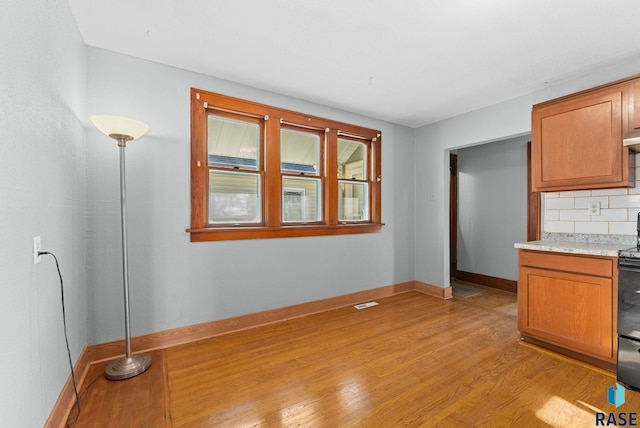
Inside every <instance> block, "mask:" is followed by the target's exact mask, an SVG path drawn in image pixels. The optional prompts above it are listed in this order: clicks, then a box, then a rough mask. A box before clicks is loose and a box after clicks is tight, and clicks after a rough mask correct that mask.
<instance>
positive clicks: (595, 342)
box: [518, 250, 618, 367]
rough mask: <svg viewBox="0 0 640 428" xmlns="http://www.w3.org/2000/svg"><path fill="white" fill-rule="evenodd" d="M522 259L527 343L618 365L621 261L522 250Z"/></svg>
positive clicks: (521, 315) (521, 319) (521, 325)
mask: <svg viewBox="0 0 640 428" xmlns="http://www.w3.org/2000/svg"><path fill="white" fill-rule="evenodd" d="M518 260H519V270H518V329H519V330H520V333H521V334H522V335H523V339H524V340H525V341H526V340H527V339H529V338H530V339H534V342H535V341H536V340H537V341H540V342H543V343H547V344H550V345H554V346H555V347H558V348H561V349H564V350H567V351H570V352H572V354H571V355H573V356H576V355H578V356H579V355H584V356H586V357H587V359H588V360H589V359H597V360H600V361H603V362H605V363H608V364H615V362H616V358H617V340H616V313H617V310H616V308H617V278H618V273H617V265H616V260H617V259H616V258H615V257H597V256H582V255H570V254H562V253H552V252H541V251H527V250H519V253H518ZM606 366H607V367H610V366H608V365H606Z"/></svg>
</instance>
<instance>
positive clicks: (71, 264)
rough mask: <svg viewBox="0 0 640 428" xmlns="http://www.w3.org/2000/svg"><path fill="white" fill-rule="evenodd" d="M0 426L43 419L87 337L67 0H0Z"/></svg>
mask: <svg viewBox="0 0 640 428" xmlns="http://www.w3.org/2000/svg"><path fill="white" fill-rule="evenodd" d="M0 40H2V43H0V64H2V65H1V66H0V130H1V134H0V135H2V143H0V147H1V148H2V149H1V151H0V201H1V202H0V260H1V261H0V305H1V306H2V310H1V311H0V337H1V338H2V351H0V379H1V381H0V403H1V404H0V421H2V422H0V424H1V425H2V426H7V427H37V426H42V425H43V423H44V422H45V420H46V418H47V417H48V416H49V413H50V411H51V408H52V407H53V405H54V403H55V400H56V399H57V398H58V395H59V393H60V391H61V389H62V386H63V385H64V382H65V381H66V379H67V377H68V375H69V363H68V360H67V353H66V352H67V351H66V348H65V344H64V336H63V328H62V314H61V305H60V284H59V280H58V274H57V271H56V268H55V263H54V261H53V259H52V258H51V257H50V256H44V257H43V261H42V262H41V263H40V264H38V265H35V266H34V264H33V260H32V239H33V236H35V235H40V236H41V237H42V244H43V250H48V251H51V252H54V253H55V254H56V255H57V256H58V258H59V260H60V267H61V270H62V275H63V276H64V281H65V282H64V286H65V299H66V311H67V321H68V327H69V340H70V346H71V354H72V359H73V362H74V363H75V361H76V360H77V358H78V356H79V354H80V352H81V350H82V348H83V347H84V346H85V345H86V317H87V311H86V289H85V275H84V265H85V257H84V254H85V236H84V229H85V220H84V182H85V178H84V176H85V172H84V154H85V150H84V127H83V123H82V122H83V120H84V100H85V91H84V88H85V62H84V61H85V56H84V55H85V47H84V43H83V42H82V39H81V37H80V35H79V33H78V31H77V28H76V25H75V21H74V20H73V18H72V16H71V13H70V11H69V7H68V5H67V2H66V1H45V0H34V1H27V2H15V1H13V2H4V3H3V8H2V13H1V14H0Z"/></svg>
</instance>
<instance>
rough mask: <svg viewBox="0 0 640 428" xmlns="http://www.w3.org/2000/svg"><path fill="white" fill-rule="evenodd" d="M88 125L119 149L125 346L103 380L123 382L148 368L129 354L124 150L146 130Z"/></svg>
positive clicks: (118, 122) (143, 358)
mask: <svg viewBox="0 0 640 428" xmlns="http://www.w3.org/2000/svg"><path fill="white" fill-rule="evenodd" d="M91 122H93V124H94V125H95V126H96V128H98V129H99V130H100V131H101V132H102V133H104V134H105V135H107V136H109V137H110V138H113V139H114V140H116V141H117V142H118V147H119V149H120V220H121V223H120V224H121V229H122V282H123V288H124V324H125V341H126V345H127V349H126V354H125V356H124V357H122V358H119V359H117V360H116V361H114V362H113V363H111V364H109V365H108V366H107V368H106V369H105V371H104V376H105V377H106V378H107V379H110V380H123V379H129V378H131V377H134V376H137V375H139V374H140V373H142V372H144V371H145V370H147V369H148V368H149V366H150V365H151V356H150V355H149V354H136V355H132V354H131V322H130V319H129V318H130V317H129V266H128V265H129V263H128V260H127V216H126V208H127V204H126V191H125V190H126V186H125V184H126V183H125V167H124V149H125V148H126V147H127V142H129V141H133V140H135V139H137V138H140V137H142V136H143V135H144V134H145V133H146V132H147V131H148V130H149V126H147V125H146V124H145V123H142V122H140V121H138V120H135V119H129V118H127V117H121V116H108V115H97V116H91Z"/></svg>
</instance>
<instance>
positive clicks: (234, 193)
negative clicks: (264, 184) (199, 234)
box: [209, 171, 262, 224]
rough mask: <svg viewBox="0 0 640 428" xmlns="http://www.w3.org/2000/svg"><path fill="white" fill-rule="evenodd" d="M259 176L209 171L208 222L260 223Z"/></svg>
mask: <svg viewBox="0 0 640 428" xmlns="http://www.w3.org/2000/svg"><path fill="white" fill-rule="evenodd" d="M261 221H262V212H261V209H260V176H259V175H258V174H247V173H241V172H224V171H209V222H210V223H234V224H236V223H259V222H261Z"/></svg>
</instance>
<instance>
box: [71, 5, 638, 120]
mask: <svg viewBox="0 0 640 428" xmlns="http://www.w3.org/2000/svg"><path fill="white" fill-rule="evenodd" d="M68 1H69V4H70V6H71V10H72V12H73V14H74V16H75V18H76V21H77V23H78V27H79V29H80V32H81V34H82V36H83V38H84V41H85V43H86V44H87V45H90V46H95V47H99V48H104V49H108V50H112V51H116V52H121V53H124V54H127V55H132V56H136V57H139V58H144V59H148V60H151V61H156V62H159V63H163V64H168V65H172V66H175V67H180V68H184V69H187V70H191V71H196V72H200V73H204V74H207V75H210V76H215V77H218V78H221V79H226V80H230V81H234V82H238V83H241V84H244V85H249V86H252V87H256V88H260V89H265V90H268V91H273V92H277V93H280V94H284V95H288V96H292V97H296V98H300V99H304V100H308V101H312V102H316V103H320V104H324V105H327V106H330V107H335V108H339V109H344V110H348V111H352V112H355V113H359V114H363V115H366V116H371V117H374V118H378V119H382V120H387V121H390V122H394V123H398V124H402V125H407V126H411V127H419V126H422V125H425V124H429V123H433V122H436V121H438V120H441V119H444V118H447V117H451V116H456V115H458V114H461V113H465V112H468V111H471V110H475V109H478V108H482V107H485V106H488V105H491V104H495V103H498V102H501V101H504V100H507V99H511V98H515V97H517V96H520V95H523V94H527V93H531V92H534V91H536V90H540V89H544V88H545V87H546V86H548V85H554V84H557V83H560V82H562V81H565V80H568V79H571V78H574V77H577V76H583V75H586V74H589V73H593V72H595V71H599V70H603V69H605V68H607V67H610V66H612V65H614V64H617V63H621V62H624V61H626V60H629V59H630V58H631V57H634V56H638V55H640V28H639V27H640V2H639V1H637V0H563V1H557V0H519V1H514V0H484V1H480V0H446V1H442V0H440V1H438V0H403V1H395V0H269V1H265V0H68ZM205 89H206V88H205ZM209 89H212V90H213V89H214V88H209Z"/></svg>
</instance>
